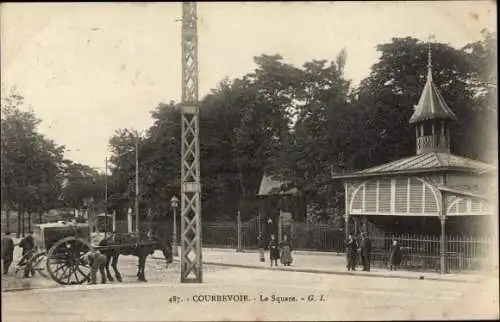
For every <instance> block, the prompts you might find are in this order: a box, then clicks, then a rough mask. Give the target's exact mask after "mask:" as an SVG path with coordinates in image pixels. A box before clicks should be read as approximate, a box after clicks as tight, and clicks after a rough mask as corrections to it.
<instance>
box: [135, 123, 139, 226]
mask: <svg viewBox="0 0 500 322" xmlns="http://www.w3.org/2000/svg"><path fill="white" fill-rule="evenodd" d="M135 232H136V233H137V234H139V131H136V133H135Z"/></svg>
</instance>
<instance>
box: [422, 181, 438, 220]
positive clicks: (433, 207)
mask: <svg viewBox="0 0 500 322" xmlns="http://www.w3.org/2000/svg"><path fill="white" fill-rule="evenodd" d="M425 188H426V189H425V205H424V207H425V208H424V212H425V213H433V214H437V213H438V205H437V203H436V198H435V197H434V194H433V193H432V190H431V189H430V188H429V187H425Z"/></svg>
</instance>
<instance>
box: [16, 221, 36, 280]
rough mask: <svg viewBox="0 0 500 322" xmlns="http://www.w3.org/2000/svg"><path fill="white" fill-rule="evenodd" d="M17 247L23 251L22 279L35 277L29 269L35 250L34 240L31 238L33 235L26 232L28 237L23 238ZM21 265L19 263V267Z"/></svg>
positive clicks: (30, 268)
mask: <svg viewBox="0 0 500 322" xmlns="http://www.w3.org/2000/svg"><path fill="white" fill-rule="evenodd" d="M19 247H21V248H22V249H23V252H22V256H23V258H24V260H23V263H24V278H28V277H30V276H29V275H30V273H31V276H33V275H35V271H34V270H33V268H32V267H31V258H32V257H33V255H34V249H35V239H34V238H33V233H32V232H31V231H30V232H28V236H26V237H24V238H23V239H22V240H21V242H20V243H19ZM23 263H19V264H20V265H21V264H23Z"/></svg>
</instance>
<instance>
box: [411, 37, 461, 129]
mask: <svg viewBox="0 0 500 322" xmlns="http://www.w3.org/2000/svg"><path fill="white" fill-rule="evenodd" d="M427 120H455V121H456V120H457V116H456V115H455V113H453V111H452V110H451V109H450V108H449V107H448V105H447V104H446V102H445V101H444V98H443V96H441V93H440V92H439V90H438V88H437V87H436V85H434V82H433V81H432V62H431V49H430V45H429V63H428V65H427V82H426V83H425V87H424V90H423V91H422V95H421V96H420V100H419V101H418V104H417V105H415V111H414V112H413V115H412V116H411V118H410V124H413V123H417V122H422V121H427Z"/></svg>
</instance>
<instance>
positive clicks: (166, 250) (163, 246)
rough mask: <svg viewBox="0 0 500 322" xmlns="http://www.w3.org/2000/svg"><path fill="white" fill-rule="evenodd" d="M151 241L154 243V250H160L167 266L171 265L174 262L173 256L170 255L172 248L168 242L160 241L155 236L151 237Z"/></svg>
mask: <svg viewBox="0 0 500 322" xmlns="http://www.w3.org/2000/svg"><path fill="white" fill-rule="evenodd" d="M152 239H153V240H154V241H155V243H156V246H155V249H158V250H161V252H162V253H163V256H164V257H165V260H166V261H167V264H170V263H172V262H173V261H174V256H173V253H172V246H171V245H170V242H168V241H165V240H162V239H161V238H159V237H157V236H152Z"/></svg>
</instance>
